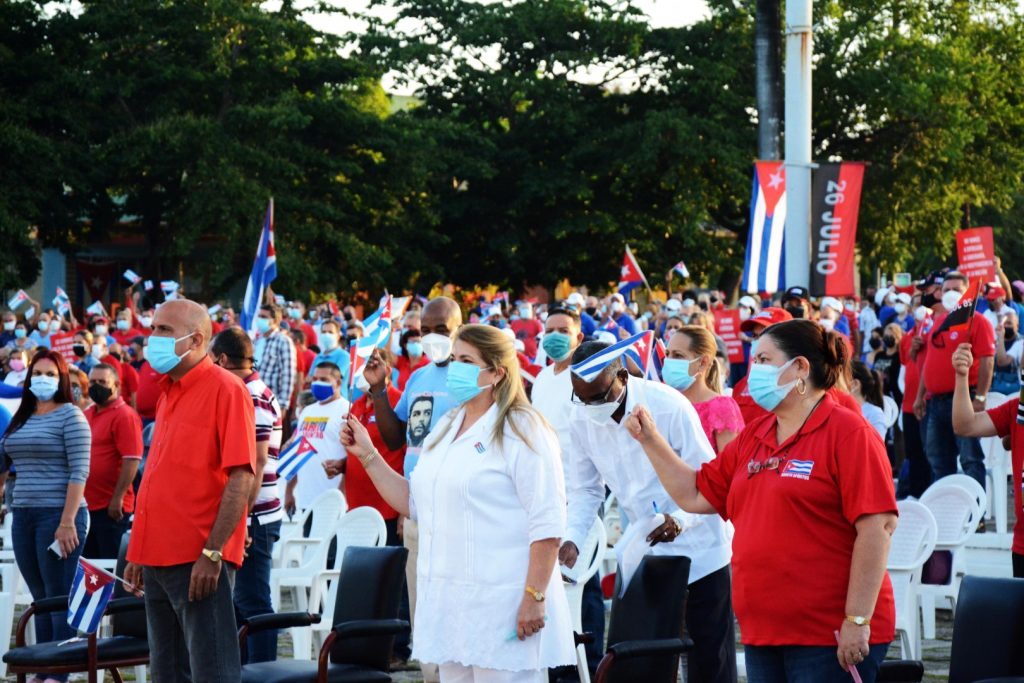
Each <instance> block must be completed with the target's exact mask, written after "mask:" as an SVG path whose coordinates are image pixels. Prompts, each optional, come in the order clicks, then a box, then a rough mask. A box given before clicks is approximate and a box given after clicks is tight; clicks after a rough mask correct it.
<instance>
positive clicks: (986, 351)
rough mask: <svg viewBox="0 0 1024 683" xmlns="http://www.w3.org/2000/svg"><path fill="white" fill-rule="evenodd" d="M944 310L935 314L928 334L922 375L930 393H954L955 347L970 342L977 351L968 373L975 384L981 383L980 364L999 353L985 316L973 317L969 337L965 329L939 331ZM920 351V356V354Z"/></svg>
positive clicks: (972, 350)
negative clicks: (979, 377) (979, 379)
mask: <svg viewBox="0 0 1024 683" xmlns="http://www.w3.org/2000/svg"><path fill="white" fill-rule="evenodd" d="M946 315H947V314H945V313H941V314H939V315H936V316H934V321H933V322H932V326H931V330H929V332H928V334H927V336H926V337H925V340H924V341H925V344H924V347H923V348H922V349H921V350H922V351H924V352H925V353H924V365H922V366H921V377H922V378H923V379H924V388H925V390H926V391H927V392H928V395H932V394H951V393H953V387H954V385H955V384H956V373H954V372H953V352H954V351H956V347H957V346H959V345H960V344H963V343H965V342H968V341H969V342H970V344H971V352H972V353H973V354H974V365H972V366H971V372H970V374H969V375H968V383H969V384H970V385H971V386H972V387H973V386H976V385H977V384H978V366H979V365H980V364H981V359H982V358H987V357H989V356H994V355H996V338H995V333H994V332H993V331H992V323H990V322H989V321H988V320H986V319H985V316H983V315H976V316H974V321H973V323H972V324H971V331H970V338H968V334H967V333H966V332H950V331H949V330H946V331H944V332H939V331H938V329H939V326H940V325H942V321H943V320H945V319H946ZM920 355H921V354H920V353H918V357H920Z"/></svg>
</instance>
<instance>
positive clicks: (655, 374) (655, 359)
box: [645, 339, 666, 382]
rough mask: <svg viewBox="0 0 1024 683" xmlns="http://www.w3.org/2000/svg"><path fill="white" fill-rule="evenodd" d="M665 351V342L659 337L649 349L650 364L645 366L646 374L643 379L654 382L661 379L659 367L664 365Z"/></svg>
mask: <svg viewBox="0 0 1024 683" xmlns="http://www.w3.org/2000/svg"><path fill="white" fill-rule="evenodd" d="M665 353H666V349H665V342H663V341H661V340H660V339H657V340H655V342H654V349H652V351H651V364H650V365H648V366H647V376H646V378H645V379H649V380H653V381H655V382H660V381H661V369H662V368H663V367H665Z"/></svg>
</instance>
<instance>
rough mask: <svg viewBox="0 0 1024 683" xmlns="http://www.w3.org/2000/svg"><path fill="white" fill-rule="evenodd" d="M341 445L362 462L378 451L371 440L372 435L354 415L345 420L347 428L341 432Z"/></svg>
mask: <svg viewBox="0 0 1024 683" xmlns="http://www.w3.org/2000/svg"><path fill="white" fill-rule="evenodd" d="M341 443H342V445H344V446H345V448H346V449H347V450H348V451H349V452H350V453H352V454H354V455H355V456H356V457H357V458H359V460H360V461H363V460H365V459H366V458H367V457H369V455H370V454H371V453H373V452H374V451H375V450H376V448H374V446H373V441H371V440H370V433H369V432H368V431H366V427H364V426H363V425H362V424H361V423H360V422H359V419H358V418H357V417H355V416H354V415H349V416H348V418H346V420H345V426H344V427H343V428H342V430H341Z"/></svg>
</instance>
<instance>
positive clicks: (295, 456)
mask: <svg viewBox="0 0 1024 683" xmlns="http://www.w3.org/2000/svg"><path fill="white" fill-rule="evenodd" d="M316 453H317V450H316V448H314V447H313V444H311V443H310V442H309V441H307V440H306V437H304V436H303V437H300V438H298V439H296V440H295V441H292V443H291V445H290V446H288V448H287V449H285V451H284V452H283V453H281V454H280V455H278V456H277V476H278V477H281V478H282V479H284V480H285V481H291V480H292V479H294V478H295V475H296V474H298V473H299V470H300V469H302V467H303V465H305V464H306V463H308V462H309V461H310V460H311V459H312V458H313V456H314V455H316Z"/></svg>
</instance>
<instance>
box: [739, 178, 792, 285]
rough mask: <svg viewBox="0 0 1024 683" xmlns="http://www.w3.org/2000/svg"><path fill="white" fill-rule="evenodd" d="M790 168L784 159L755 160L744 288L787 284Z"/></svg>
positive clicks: (744, 266) (744, 269) (744, 268)
mask: <svg viewBox="0 0 1024 683" xmlns="http://www.w3.org/2000/svg"><path fill="white" fill-rule="evenodd" d="M785 228H786V169H785V166H784V165H783V162H781V161H758V162H757V163H756V164H754V192H753V196H752V197H751V199H750V233H749V234H748V235H747V256H746V262H745V263H744V265H743V284H742V288H743V291H744V292H751V293H753V292H768V293H774V292H778V291H780V290H782V289H784V288H785V286H786V285H785V279H784V276H785V248H784V245H785V240H784V239H783V237H784V234H785Z"/></svg>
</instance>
